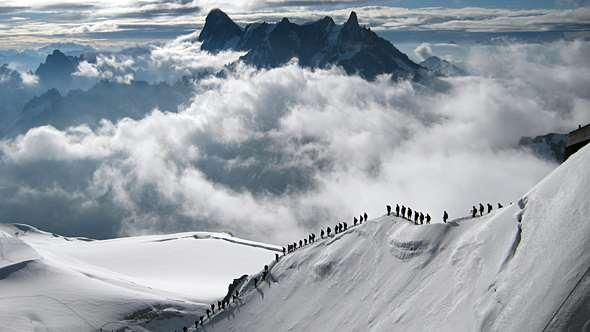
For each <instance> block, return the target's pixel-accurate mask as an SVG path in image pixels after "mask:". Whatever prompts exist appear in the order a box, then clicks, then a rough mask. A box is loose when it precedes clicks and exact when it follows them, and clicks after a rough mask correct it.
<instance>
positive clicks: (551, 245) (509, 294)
mask: <svg viewBox="0 0 590 332" xmlns="http://www.w3.org/2000/svg"><path fill="white" fill-rule="evenodd" d="M589 165H590V146H589V147H586V148H585V149H583V150H581V151H580V152H579V153H577V154H576V155H574V156H573V157H572V158H570V159H568V160H567V162H565V163H564V164H563V165H561V166H560V167H559V168H558V169H556V170H555V171H554V172H553V173H552V174H550V175H549V176H547V178H545V179H544V180H543V181H542V182H540V183H539V184H538V185H537V186H536V187H534V188H533V189H532V190H531V191H530V192H528V193H527V194H525V195H524V196H523V197H522V199H520V200H519V201H518V202H515V203H514V204H512V205H510V206H508V207H505V208H503V209H500V210H495V211H493V212H492V213H491V214H489V215H486V216H484V217H479V218H460V219H457V220H454V221H452V222H450V223H448V224H431V225H423V226H415V225H413V224H410V223H409V222H408V221H406V220H404V219H401V218H396V217H387V216H384V217H381V218H378V219H375V220H370V221H369V222H367V223H364V224H363V225H361V226H358V227H354V228H352V229H349V230H348V231H346V232H344V233H340V234H338V235H336V236H333V237H332V238H330V239H328V240H323V241H319V242H316V243H315V244H312V245H309V246H307V247H305V248H303V249H299V250H297V251H296V252H295V253H293V254H290V255H288V256H286V257H284V258H282V259H281V260H280V261H279V262H278V263H277V264H275V265H274V266H272V268H271V275H270V278H269V279H268V280H267V281H266V282H264V283H263V284H262V285H259V286H258V287H257V288H254V287H253V284H252V282H249V283H248V284H246V285H244V287H243V289H242V303H241V304H240V305H239V306H233V307H232V308H231V309H230V310H228V311H227V312H224V313H223V314H220V315H218V316H216V317H215V318H214V319H213V320H212V321H210V322H208V323H206V324H205V330H207V331H209V332H212V331H562V330H565V331H590V277H589V267H590V250H589V248H590V217H589V216H590V199H589V198H590V172H589V171H588V170H589V169H590V168H589V167H588V166H589Z"/></svg>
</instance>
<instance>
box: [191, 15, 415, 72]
mask: <svg viewBox="0 0 590 332" xmlns="http://www.w3.org/2000/svg"><path fill="white" fill-rule="evenodd" d="M199 40H200V41H202V42H203V45H202V46H201V48H202V49H203V50H207V51H214V52H217V51H220V50H224V49H233V50H240V51H247V52H248V53H247V54H246V55H244V56H243V57H242V58H241V60H242V61H244V62H246V63H248V64H251V65H254V66H256V67H259V68H273V67H278V66H281V65H284V64H285V63H287V62H289V61H290V60H291V59H293V58H297V59H298V60H299V64H300V65H301V66H303V67H310V68H326V67H330V66H332V65H336V66H340V67H342V68H344V70H345V71H346V72H347V73H348V74H359V75H360V76H362V77H363V78H366V79H374V78H375V77H376V76H377V75H380V74H391V75H392V77H393V78H395V79H398V78H417V77H419V76H421V75H422V74H423V73H424V72H425V70H424V68H422V67H421V66H419V65H418V64H416V63H414V62H413V61H412V60H410V59H409V58H408V57H407V56H406V55H405V54H403V53H402V52H400V51H399V50H398V49H397V48H395V47H394V46H393V45H392V44H391V43H390V42H388V41H387V40H385V39H383V38H380V37H379V36H378V35H377V34H375V33H374V32H372V31H371V30H370V29H368V28H364V27H361V26H360V25H359V23H358V19H357V16H356V13H355V12H352V13H351V14H350V17H349V18H348V20H347V21H346V23H344V24H343V25H337V24H335V23H334V21H333V20H332V18H330V17H324V18H323V19H321V20H318V21H316V22H310V23H305V24H295V23H292V22H290V21H289V20H288V19H287V18H283V19H282V20H281V21H280V22H278V23H273V24H269V23H266V22H264V23H253V24H249V25H247V26H246V27H245V28H244V29H242V28H240V27H239V26H237V25H236V24H235V23H234V22H233V21H232V20H231V19H230V18H229V17H228V16H227V15H225V14H224V13H223V12H222V11H221V10H219V9H215V10H213V11H211V12H210V13H209V15H208V16H207V19H206V21H205V26H204V27H203V30H202V31H201V34H200V36H199Z"/></svg>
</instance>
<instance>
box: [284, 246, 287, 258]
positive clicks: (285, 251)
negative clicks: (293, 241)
mask: <svg viewBox="0 0 590 332" xmlns="http://www.w3.org/2000/svg"><path fill="white" fill-rule="evenodd" d="M286 253H287V250H286V249H285V247H283V256H285V254H286Z"/></svg>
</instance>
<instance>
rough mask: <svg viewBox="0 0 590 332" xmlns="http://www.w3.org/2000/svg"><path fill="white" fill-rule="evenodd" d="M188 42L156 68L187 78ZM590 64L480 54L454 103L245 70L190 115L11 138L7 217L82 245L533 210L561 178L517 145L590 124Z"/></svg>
mask: <svg viewBox="0 0 590 332" xmlns="http://www.w3.org/2000/svg"><path fill="white" fill-rule="evenodd" d="M185 42H186V41H183V40H179V41H177V42H176V44H174V43H171V44H167V45H165V46H162V48H161V49H159V50H158V52H156V53H157V55H154V56H155V57H156V58H158V59H160V60H161V61H162V62H163V63H167V64H166V65H165V66H164V67H165V68H173V67H174V66H173V64H174V63H177V64H178V67H184V66H186V64H187V63H190V62H191V61H193V60H194V59H198V58H199V56H200V55H199V54H200V51H199V50H198V48H189V47H183V46H182V45H184V43H185ZM187 45H188V44H187ZM490 54H494V56H490ZM588 56H590V44H589V43H587V42H557V43H550V44H545V45H514V44H507V45H503V46H483V47H478V48H475V49H474V50H473V51H472V52H471V53H470V55H469V56H468V59H467V63H468V64H469V65H470V67H471V68H470V69H472V71H473V69H477V70H476V72H478V73H479V74H480V75H478V76H471V77H463V78H453V79H447V80H446V82H447V84H448V85H449V87H448V89H445V90H444V91H438V92H437V91H424V90H423V89H416V88H415V87H414V86H413V85H412V84H410V83H408V82H397V83H396V82H392V81H391V80H389V79H388V78H387V77H383V78H380V79H377V80H376V81H374V82H367V81H365V80H362V79H360V78H359V77H354V76H347V75H345V74H344V73H343V72H341V71H340V70H338V69H328V70H315V71H310V70H307V69H302V68H300V67H298V66H297V65H295V64H290V65H288V66H285V67H282V68H277V69H272V70H261V71H259V70H255V69H253V68H250V67H240V66H238V68H237V69H236V71H235V72H232V73H229V74H228V75H227V76H226V77H210V78H208V79H203V80H200V81H198V82H197V83H196V85H195V92H194V97H193V100H192V102H191V103H190V105H188V106H187V107H186V108H184V109H183V110H182V111H180V112H178V113H169V112H164V111H159V110H155V111H153V112H152V113H151V114H150V115H148V116H147V117H145V118H143V119H140V120H129V119H126V120H122V121H120V122H118V123H109V122H104V123H103V124H102V126H100V127H99V128H98V129H96V130H91V129H89V128H87V127H84V126H82V127H76V128H70V129H68V130H63V131H60V130H57V129H54V128H51V127H39V128H35V129H32V130H31V131H29V132H28V133H26V134H24V135H21V136H19V137H17V138H15V139H12V140H5V141H3V142H1V143H0V198H1V199H0V211H1V212H0V213H2V217H3V219H4V220H13V221H20V222H26V223H33V224H36V225H39V226H41V227H42V228H51V229H52V230H55V231H60V232H68V233H70V234H71V233H74V232H76V233H78V234H80V233H83V234H87V235H94V236H107V235H112V234H113V233H126V234H129V233H142V232H165V231H180V230H188V229H209V230H230V231H233V232H236V233H240V234H242V235H243V236H250V237H254V238H257V239H264V240H266V241H276V242H281V241H286V240H290V239H292V238H293V237H297V236H299V235H300V234H302V233H303V232H305V231H306V230H309V229H317V227H318V226H319V225H324V224H333V223H334V222H336V221H337V220H342V219H343V218H351V217H352V216H353V215H356V214H358V213H359V212H360V211H365V210H366V211H367V212H369V214H370V215H371V216H374V215H378V214H380V213H382V212H383V205H384V204H385V203H386V202H398V201H399V202H404V203H406V204H409V205H410V206H412V207H413V208H415V209H418V210H423V211H425V212H430V213H432V214H433V217H434V218H435V220H438V219H439V218H440V215H439V214H440V212H441V211H442V209H447V210H448V211H450V212H451V215H452V216H458V215H464V214H466V213H467V210H468V208H469V207H470V206H471V204H473V203H475V202H479V201H484V202H487V201H490V202H498V201H502V202H505V203H506V202H509V201H513V200H515V199H517V198H518V197H519V195H520V194H522V193H523V192H524V191H526V190H527V189H528V188H529V187H530V186H531V185H533V184H534V183H535V182H537V181H538V180H539V179H540V178H542V177H543V176H544V175H545V174H547V172H549V171H550V170H551V169H553V168H554V167H555V166H556V165H554V164H552V163H550V162H546V161H542V160H539V159H537V158H536V157H534V156H532V155H530V154H528V153H527V152H525V151H522V150H520V149H519V148H518V147H516V146H515V145H516V142H517V141H518V139H519V138H520V136H522V135H536V134H542V133H546V132H549V131H554V130H559V131H561V130H566V129H567V128H571V127H575V126H577V124H578V123H585V122H588V121H590V117H589V115H588V112H587V109H588V107H590V94H589V92H588V89H586V87H587V86H589V85H590V81H589V80H590V65H589V63H588V61H587V59H588ZM105 61H106V60H105ZM109 61H113V63H111V64H110V65H109V66H110V67H118V66H119V64H117V63H115V62H117V61H121V60H120V59H111V60H109ZM133 61H134V63H135V64H137V63H138V60H137V59H135V58H134V59H133ZM104 68H106V67H104ZM95 69H96V71H93V72H94V73H97V72H98V73H100V69H101V68H100V67H98V68H95ZM155 70H156V69H155ZM88 71H89V72H90V71H92V70H90V69H89V70H88ZM31 204H34V206H35V209H31V208H30V206H31Z"/></svg>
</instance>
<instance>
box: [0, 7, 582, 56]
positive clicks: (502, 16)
mask: <svg viewBox="0 0 590 332" xmlns="http://www.w3.org/2000/svg"><path fill="white" fill-rule="evenodd" d="M370 3H371V2H370V1H369V2H367V1H296V2H293V1H255V0H251V1H248V0H244V1H233V0H232V1H224V0H200V1H198V0H195V1H180V0H178V1H164V0H161V1H137V2H136V1H105V2H100V3H95V2H88V3H86V2H82V3H80V2H65V1H45V2H42V3H38V2H31V3H28V2H26V1H25V2H22V1H19V2H8V3H7V5H5V6H4V7H2V8H0V21H5V23H3V24H4V25H6V27H5V28H3V29H2V30H0V36H2V43H3V44H4V45H2V44H0V47H2V46H4V47H6V46H8V45H14V44H17V43H18V39H19V38H20V39H23V40H24V41H26V42H28V41H29V40H30V39H34V37H37V38H38V39H39V40H45V39H46V38H51V37H54V38H64V37H65V38H83V39H87V40H91V41H92V40H93V39H96V40H99V39H104V38H105V37H108V38H110V39H117V40H136V39H150V38H151V39H153V38H156V39H162V38H163V39H171V38H174V37H176V36H178V35H181V34H185V33H187V28H188V29H193V30H197V29H200V27H201V26H202V24H203V23H204V18H205V15H206V14H207V12H208V10H210V9H211V8H214V7H220V8H222V9H224V10H226V11H228V12H229V13H230V14H231V16H232V17H233V18H234V19H236V20H237V21H238V22H239V23H240V24H247V23H250V22H254V21H260V20H267V21H278V20H280V19H281V18H282V17H289V18H290V19H292V20H294V21H299V22H303V21H308V20H315V19H319V18H321V17H323V16H325V15H329V16H333V17H334V18H335V20H336V21H339V22H343V21H344V20H346V18H347V17H348V15H349V13H350V11H351V10H355V11H357V12H358V14H359V19H360V22H361V23H362V24H366V25H368V26H370V27H371V28H373V29H375V30H381V31H389V30H396V31H399V30H412V31H416V30H417V31H449V30H450V31H467V32H473V31H485V32H498V31H502V32H507V31H579V30H586V31H588V30H590V8H588V7H579V8H575V9H528V10H517V9H490V8H478V7H471V8H470V7H467V8H441V7H434V8H398V7H391V6H383V5H382V6H370V5H368V4H370ZM10 17H20V18H22V19H23V21H22V22H16V21H12V20H10V19H9V18H10ZM130 27H133V28H130ZM158 28H160V30H162V31H168V33H169V34H168V35H162V33H161V31H159V29H158ZM105 33H109V34H108V35H105ZM25 37H26V38H27V39H25Z"/></svg>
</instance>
